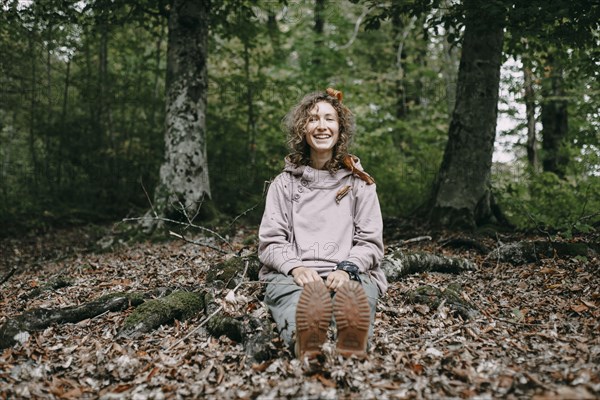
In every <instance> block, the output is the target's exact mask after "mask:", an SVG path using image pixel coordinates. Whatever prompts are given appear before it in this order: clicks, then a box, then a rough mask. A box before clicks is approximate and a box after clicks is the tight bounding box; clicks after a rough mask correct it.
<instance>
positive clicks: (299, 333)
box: [296, 282, 333, 358]
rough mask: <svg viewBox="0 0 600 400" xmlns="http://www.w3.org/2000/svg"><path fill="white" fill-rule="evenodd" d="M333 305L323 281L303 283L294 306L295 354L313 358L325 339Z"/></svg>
mask: <svg viewBox="0 0 600 400" xmlns="http://www.w3.org/2000/svg"><path fill="white" fill-rule="evenodd" d="M332 310H333V305H332V304H331V295H330V294H329V290H328V289H327V288H326V287H325V284H324V283H323V282H311V283H307V284H305V285H304V289H303V290H302V294H301V295H300V299H299V300H298V306H297V308H296V355H297V356H298V357H299V358H302V357H304V356H308V357H310V358H314V357H316V356H318V355H319V354H320V353H321V346H322V345H323V343H325V341H326V340H327V329H328V328H329V324H330V323H331V315H332Z"/></svg>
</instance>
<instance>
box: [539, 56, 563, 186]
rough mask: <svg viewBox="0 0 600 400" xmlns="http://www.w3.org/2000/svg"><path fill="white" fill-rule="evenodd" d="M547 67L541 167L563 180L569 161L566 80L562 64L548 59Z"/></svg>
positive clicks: (544, 90) (543, 105) (543, 92)
mask: <svg viewBox="0 0 600 400" xmlns="http://www.w3.org/2000/svg"><path fill="white" fill-rule="evenodd" d="M547 61H548V67H547V71H548V72H547V74H546V76H545V77H544V78H545V79H544V80H543V82H542V97H543V100H542V126H543V128H542V150H543V153H542V166H543V168H544V171H545V172H554V173H555V174H556V175H558V176H560V177H561V178H563V177H564V176H565V172H566V171H565V169H566V166H567V164H568V162H569V157H568V154H567V152H566V151H565V149H564V144H565V139H566V137H567V134H568V131H569V124H568V114H567V100H566V97H565V91H564V77H563V70H562V66H561V65H560V62H558V60H556V59H555V58H554V57H553V56H552V55H549V56H548V60H547Z"/></svg>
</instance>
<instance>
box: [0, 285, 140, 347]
mask: <svg viewBox="0 0 600 400" xmlns="http://www.w3.org/2000/svg"><path fill="white" fill-rule="evenodd" d="M143 302H144V299H143V298H142V296H141V295H140V294H139V293H111V294H107V295H105V296H102V297H100V298H98V299H97V300H94V301H92V302H89V303H87V304H84V305H82V306H77V307H67V308H60V309H46V308H36V309H33V310H30V311H26V312H24V313H23V314H21V315H18V316H16V317H15V318H13V319H9V320H8V321H6V323H5V324H4V325H2V326H1V327H0V348H1V349H4V348H7V347H10V346H12V345H14V344H15V343H16V342H17V338H19V337H23V336H25V337H27V336H28V333H29V332H32V331H41V330H44V329H46V328H47V327H49V326H50V325H52V324H64V323H75V322H79V321H82V320H84V319H88V318H93V317H95V316H97V315H100V314H102V313H105V312H107V311H122V310H125V309H127V308H129V307H130V306H134V307H135V306H138V305H140V304H142V303H143ZM19 335H21V336H19Z"/></svg>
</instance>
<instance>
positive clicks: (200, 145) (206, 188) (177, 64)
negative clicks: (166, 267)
mask: <svg viewBox="0 0 600 400" xmlns="http://www.w3.org/2000/svg"><path fill="white" fill-rule="evenodd" d="M209 4H210V2H208V1H186V0H174V1H173V4H172V7H171V9H170V15H169V38H168V48H167V78H166V117H165V130H166V132H165V156H164V161H163V164H162V166H161V168H160V177H159V183H158V186H157V188H156V191H155V194H154V210H153V211H154V212H155V213H156V214H157V215H158V216H159V217H165V216H171V215H173V214H176V213H178V212H180V211H182V210H181V209H180V208H181V207H184V208H185V213H186V214H187V215H188V216H194V215H196V214H197V212H198V211H199V208H200V206H201V204H202V201H203V200H204V199H205V198H210V195H211V192H210V184H209V180H208V160H207V156H206V111H207V91H208V73H207V51H208V40H207V39H208V20H209V15H208V14H209ZM148 216H150V215H148ZM157 224H158V223H157V221H156V220H150V219H148V220H147V222H146V223H144V225H148V226H147V227H146V228H152V227H154V226H156V225H157Z"/></svg>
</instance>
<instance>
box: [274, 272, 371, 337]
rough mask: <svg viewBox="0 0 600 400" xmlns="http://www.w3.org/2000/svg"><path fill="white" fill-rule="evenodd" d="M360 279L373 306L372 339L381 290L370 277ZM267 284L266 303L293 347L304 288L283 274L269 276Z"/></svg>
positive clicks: (280, 329)
mask: <svg viewBox="0 0 600 400" xmlns="http://www.w3.org/2000/svg"><path fill="white" fill-rule="evenodd" d="M360 279H361V280H362V287H363V288H364V289H365V293H366V294H367V299H368V300H369V306H371V325H370V327H369V337H371V336H372V335H373V323H374V321H375V308H376V306H377V298H378V297H379V289H378V288H377V285H376V284H375V283H374V282H373V280H372V279H371V277H370V276H369V275H366V274H360ZM266 282H267V288H266V292H265V303H266V304H267V306H268V307H269V310H270V311H271V315H273V319H274V320H275V323H276V324H277V329H278V330H279V335H280V336H281V338H282V339H283V341H284V342H285V343H286V344H287V345H289V346H292V345H293V343H294V340H295V333H296V306H297V305H298V299H299V298H300V293H302V287H300V286H298V285H296V283H294V278H293V277H292V276H289V275H287V276H286V275H283V274H272V275H269V276H268V277H267V278H266ZM333 301H335V295H333ZM334 322H335V321H334Z"/></svg>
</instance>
